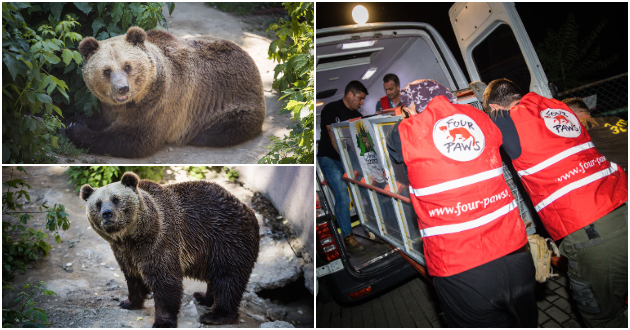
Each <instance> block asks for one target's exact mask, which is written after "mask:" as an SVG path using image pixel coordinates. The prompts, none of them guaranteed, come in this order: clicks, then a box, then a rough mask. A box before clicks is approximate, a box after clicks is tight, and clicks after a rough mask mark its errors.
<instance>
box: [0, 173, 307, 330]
mask: <svg viewBox="0 0 630 330" xmlns="http://www.w3.org/2000/svg"><path fill="white" fill-rule="evenodd" d="M26 170H27V172H28V175H23V174H22V173H18V172H17V171H13V177H14V178H16V177H23V178H26V180H27V182H28V183H29V185H31V186H32V187H33V189H32V190H30V191H29V193H30V196H31V201H32V202H25V203H24V207H25V208H24V210H25V211H35V210H37V206H36V204H40V203H42V202H44V201H45V202H46V204H47V205H50V206H52V205H54V204H56V203H57V204H63V205H65V208H66V212H67V213H68V214H69V216H68V219H69V220H70V222H71V226H70V229H69V230H67V231H65V232H63V234H62V241H61V243H59V244H57V243H55V242H54V239H53V237H52V235H50V236H49V237H48V238H47V239H46V241H47V242H48V243H49V244H51V246H52V250H51V251H50V252H49V254H48V256H46V257H42V258H40V259H39V260H38V261H36V262H34V263H32V264H31V265H30V266H29V269H28V270H27V271H26V273H25V274H23V275H19V274H18V275H16V277H15V279H14V280H13V284H14V287H16V288H21V287H22V286H23V285H24V284H26V283H37V281H44V282H46V286H45V288H46V289H49V290H52V291H54V292H56V293H57V296H43V295H36V296H35V301H36V303H37V307H39V308H42V309H44V310H45V311H46V312H47V313H48V314H49V322H51V323H52V324H53V327H63V328H94V327H107V328H118V327H151V325H152V324H153V321H154V317H155V309H154V301H153V299H152V298H151V297H150V298H149V299H147V300H146V301H145V304H144V308H142V309H141V310H133V311H129V310H124V309H121V308H120V307H118V304H119V303H120V301H122V300H124V299H127V286H126V283H125V280H124V276H123V274H122V273H121V271H120V268H119V267H118V264H117V263H116V261H115V259H114V255H113V253H112V251H111V248H110V247H109V244H107V243H106V242H105V241H104V240H103V239H102V238H100V236H98V235H97V234H96V233H95V232H94V231H93V230H92V229H91V227H90V225H89V224H88V221H87V219H86V217H85V203H84V202H83V201H82V200H80V199H79V196H78V193H77V192H76V191H75V189H74V186H73V185H72V184H69V183H68V177H67V176H65V175H64V171H65V170H66V168H65V167H61V166H44V167H28V168H26ZM2 176H3V182H4V181H6V180H8V179H9V178H10V176H11V169H10V168H3V172H2ZM206 179H208V180H210V181H212V182H216V183H218V184H220V185H221V186H223V187H225V188H226V189H228V190H229V191H230V192H231V193H232V194H234V195H235V196H236V197H237V198H239V199H240V200H241V201H243V202H245V203H247V204H248V205H250V206H251V207H252V209H254V211H255V212H256V217H257V218H258V220H259V222H260V225H261V230H260V234H261V242H260V254H259V256H258V261H257V263H256V266H255V268H254V271H253V273H252V276H251V278H250V282H249V286H248V289H247V292H246V293H245V295H244V298H243V300H242V302H241V308H240V323H239V324H234V325H226V326H220V327H247V328H252V327H259V326H261V324H265V325H266V326H268V325H271V324H266V323H268V322H273V321H285V322H289V324H291V325H293V326H296V327H313V326H314V320H313V315H314V309H313V295H312V293H313V287H312V286H313V274H312V273H313V268H312V264H313V263H312V259H311V258H310V257H309V256H308V253H307V252H305V251H304V249H299V248H298V249H296V248H295V246H296V245H295V244H293V245H292V244H291V243H290V241H291V239H290V238H287V235H286V234H285V231H286V230H287V228H289V226H288V225H287V223H286V220H284V219H283V218H282V216H280V215H278V213H277V211H276V210H275V208H273V205H271V203H269V202H268V200H266V198H264V197H263V196H260V194H255V193H254V192H252V191H250V190H248V189H246V188H244V187H243V186H241V185H240V184H238V183H231V182H229V181H228V180H227V178H226V177H225V176H224V175H223V174H217V173H215V172H209V173H207V174H206ZM183 180H189V178H188V177H187V174H186V172H185V171H183V169H182V168H181V167H177V166H172V167H169V168H167V170H166V174H165V176H164V179H163V181H164V182H163V183H168V182H178V181H183ZM5 190H6V188H5ZM3 220H4V221H8V220H9V218H4V219H3ZM44 224H45V216H44V215H41V214H40V215H38V216H36V217H34V218H33V219H31V220H29V223H28V225H29V226H32V227H33V228H35V229H36V230H37V229H42V230H44V231H46V230H45V229H44V226H43V225H44ZM291 236H292V235H290V234H289V237H291ZM205 288H206V284H205V283H201V282H198V281H192V280H188V279H186V280H184V299H183V305H182V306H183V307H182V310H181V313H180V315H179V323H178V325H179V327H183V328H190V327H209V326H208V325H203V324H200V323H198V315H199V314H198V312H197V306H196V305H195V303H194V302H193V299H192V293H193V292H196V291H205ZM15 294H16V292H13V291H9V292H3V300H2V304H3V308H7V307H9V306H10V305H11V302H12V301H13V299H14V298H15ZM276 325H277V324H276ZM284 325H285V326H288V324H284Z"/></svg>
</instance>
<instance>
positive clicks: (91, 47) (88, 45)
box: [79, 37, 99, 59]
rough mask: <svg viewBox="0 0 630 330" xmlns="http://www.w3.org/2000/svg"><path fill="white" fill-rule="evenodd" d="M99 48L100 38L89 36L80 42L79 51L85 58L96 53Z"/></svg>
mask: <svg viewBox="0 0 630 330" xmlns="http://www.w3.org/2000/svg"><path fill="white" fill-rule="evenodd" d="M98 48H99V44H98V40H96V39H94V38H92V37H87V38H85V39H83V41H81V43H80V44H79V53H81V55H83V58H85V59H87V58H88V57H90V55H92V54H94V53H95V52H96V51H97V50H98Z"/></svg>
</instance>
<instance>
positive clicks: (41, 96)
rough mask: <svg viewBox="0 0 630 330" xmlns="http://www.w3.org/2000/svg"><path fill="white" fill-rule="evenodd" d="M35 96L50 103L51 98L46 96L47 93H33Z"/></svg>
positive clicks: (43, 101)
mask: <svg viewBox="0 0 630 330" xmlns="http://www.w3.org/2000/svg"><path fill="white" fill-rule="evenodd" d="M35 97H37V99H38V100H39V101H40V102H42V103H52V99H51V98H50V96H48V94H44V93H35Z"/></svg>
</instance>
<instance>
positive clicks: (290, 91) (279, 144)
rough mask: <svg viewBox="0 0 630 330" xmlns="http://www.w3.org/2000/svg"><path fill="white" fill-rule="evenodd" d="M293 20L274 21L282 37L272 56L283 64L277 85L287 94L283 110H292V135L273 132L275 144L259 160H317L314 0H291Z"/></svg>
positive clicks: (277, 69)
mask: <svg viewBox="0 0 630 330" xmlns="http://www.w3.org/2000/svg"><path fill="white" fill-rule="evenodd" d="M283 5H284V7H285V8H286V9H287V11H288V12H289V17H290V20H289V21H285V20H283V19H281V20H280V22H279V23H277V24H275V23H274V24H271V25H270V26H269V28H268V31H275V33H276V36H278V38H279V39H277V40H275V41H273V42H272V43H271V44H270V45H269V58H270V59H273V60H275V61H277V62H278V63H279V64H278V65H276V67H275V69H274V81H273V88H274V89H277V90H280V91H281V92H282V94H284V95H283V96H282V97H281V98H280V99H285V100H284V103H283V105H282V109H281V110H280V113H281V114H283V113H292V114H293V120H294V123H293V124H292V125H290V126H288V127H287V128H288V129H290V130H291V132H290V134H289V136H286V135H285V136H284V138H282V139H280V138H278V137H276V136H270V139H271V141H273V142H274V145H273V146H271V147H270V149H271V150H270V151H269V153H268V154H267V155H265V156H264V157H263V158H262V159H260V160H259V161H258V163H267V164H278V163H280V164H288V163H293V164H313V162H314V149H313V145H314V141H313V140H314V130H313V128H314V118H315V117H314V112H315V103H314V101H313V100H314V95H313V92H314V78H315V76H314V56H313V46H314V43H313V32H314V3H313V2H288V3H284V4H283Z"/></svg>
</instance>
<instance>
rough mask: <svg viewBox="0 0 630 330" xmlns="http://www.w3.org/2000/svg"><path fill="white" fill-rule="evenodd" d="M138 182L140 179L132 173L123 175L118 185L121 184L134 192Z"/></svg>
mask: <svg viewBox="0 0 630 330" xmlns="http://www.w3.org/2000/svg"><path fill="white" fill-rule="evenodd" d="M138 181H140V178H139V177H138V176H137V175H136V174H135V173H133V172H127V173H125V174H123V176H122V179H120V183H122V184H123V186H125V187H129V188H131V189H134V190H135V189H136V187H137V186H138Z"/></svg>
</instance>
